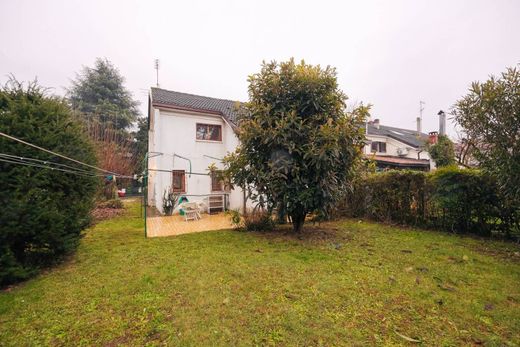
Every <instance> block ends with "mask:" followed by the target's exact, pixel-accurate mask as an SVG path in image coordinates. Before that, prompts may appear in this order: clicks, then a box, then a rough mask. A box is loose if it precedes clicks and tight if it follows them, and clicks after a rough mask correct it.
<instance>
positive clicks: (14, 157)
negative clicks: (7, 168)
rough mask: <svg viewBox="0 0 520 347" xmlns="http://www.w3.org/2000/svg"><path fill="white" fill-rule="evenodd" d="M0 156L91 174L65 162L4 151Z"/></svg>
mask: <svg viewBox="0 0 520 347" xmlns="http://www.w3.org/2000/svg"><path fill="white" fill-rule="evenodd" d="M0 158H6V159H10V160H17V161H20V162H26V161H29V162H37V163H41V164H43V165H57V166H60V167H65V168H69V169H72V170H75V171H78V172H83V173H87V174H91V173H92V172H91V171H87V170H83V169H80V168H76V167H73V166H70V165H66V164H61V163H55V162H53V161H49V160H41V159H36V158H28V157H22V156H18V155H11V154H6V153H0Z"/></svg>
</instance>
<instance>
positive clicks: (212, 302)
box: [0, 204, 520, 346]
mask: <svg viewBox="0 0 520 347" xmlns="http://www.w3.org/2000/svg"><path fill="white" fill-rule="evenodd" d="M138 215H139V206H138V205H136V204H132V205H130V206H129V211H128V213H127V214H126V215H125V216H122V217H117V218H115V219H112V220H108V221H104V222H101V223H99V224H97V225H96V226H94V227H93V228H91V229H90V230H88V231H86V234H85V237H84V239H83V240H82V242H81V246H80V247H79V249H78V252H77V253H76V255H75V256H74V257H72V259H70V260H69V261H68V262H66V263H65V264H63V265H61V266H59V267H57V268H55V269H53V270H51V271H48V272H47V273H44V274H42V275H40V276H39V277H38V278H35V279H33V280H31V281H28V282H27V283H24V284H22V285H20V286H18V287H15V288H12V289H10V290H8V291H4V292H1V293H0V345H6V346H10V345H12V346H20V345H24V346H25V345H109V346H116V345H131V346H138V345H139V346H140V345H151V346H152V345H175V346H205V345H291V346H292V345H306V346H317V345H324V346H331V345H349V346H350V345H358V346H361V345H367V344H368V345H381V344H385V345H402V344H419V345H421V344H422V345H428V346H430V345H475V344H486V345H497V346H498V345H511V346H515V345H519V344H520V261H519V256H518V252H519V249H518V246H515V245H512V244H505V243H500V242H492V241H484V240H478V239H474V238H467V237H458V236H454V235H449V234H443V233H436V232H428V231H418V230H411V229H400V228H396V227H390V226H383V225H380V224H375V223H368V222H359V221H354V220H346V221H341V222H335V223H328V224H323V225H321V226H319V227H311V226H310V227H309V228H308V229H307V232H306V233H304V234H303V235H302V236H299V237H295V236H292V235H288V234H284V233H264V234H260V233H245V232H238V231H218V232H205V233H198V234H190V235H183V236H177V237H171V238H160V239H144V237H143V229H142V220H141V219H140V218H139V217H138ZM410 340H414V341H420V342H411V341H410Z"/></svg>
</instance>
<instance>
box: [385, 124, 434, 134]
mask: <svg viewBox="0 0 520 347" xmlns="http://www.w3.org/2000/svg"><path fill="white" fill-rule="evenodd" d="M379 126H380V127H382V128H386V129H388V130H404V131H407V132H410V133H417V130H413V129H406V128H398V127H393V126H389V125H383V124H380V125H379ZM419 133H420V134H421V135H424V136H428V134H426V133H423V132H422V131H420V132H419Z"/></svg>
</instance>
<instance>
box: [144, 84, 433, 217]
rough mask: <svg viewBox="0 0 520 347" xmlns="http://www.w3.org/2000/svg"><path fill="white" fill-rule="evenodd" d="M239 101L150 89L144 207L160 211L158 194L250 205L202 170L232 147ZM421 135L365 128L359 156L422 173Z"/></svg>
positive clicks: (212, 204) (425, 159) (218, 205)
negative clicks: (147, 206)
mask: <svg viewBox="0 0 520 347" xmlns="http://www.w3.org/2000/svg"><path fill="white" fill-rule="evenodd" d="M239 107H240V103H239V102H237V101H232V100H225V99H216V98H210V97H205V96H199V95H193V94H186V93H180V92H174V91H169V90H165V89H160V88H152V89H151V92H150V98H149V110H148V125H149V133H148V135H149V136H148V143H149V144H148V153H149V159H148V170H149V171H148V204H149V205H150V206H155V207H156V208H157V209H158V210H159V211H160V212H163V207H162V205H163V196H164V195H165V194H166V192H168V191H173V192H174V193H178V194H180V195H182V196H185V197H186V198H187V199H188V200H189V201H204V202H205V205H206V207H208V208H209V209H210V211H213V210H223V209H238V210H240V211H244V209H248V208H250V207H251V201H248V200H247V199H246V195H245V192H244V191H243V190H242V189H241V188H239V187H235V189H228V188H227V187H224V185H223V184H222V182H220V181H219V180H218V178H217V177H216V176H212V175H210V173H209V170H208V167H209V166H210V165H212V164H214V165H215V166H216V167H217V168H222V165H221V159H222V158H223V157H224V156H225V155H226V154H227V153H229V152H232V151H234V150H235V148H236V147H237V146H238V143H239V141H238V138H237V137H236V135H235V129H236V123H237V118H236V117H237V110H238V108H239ZM432 136H435V135H432V134H430V136H429V135H427V134H424V133H422V132H420V131H419V130H418V131H414V130H408V129H401V128H394V127H388V126H383V125H380V124H379V120H375V121H373V122H368V123H367V124H366V137H367V143H366V145H365V150H364V151H365V155H366V156H369V157H371V158H373V159H375V161H376V163H377V166H378V167H379V168H380V169H385V168H408V169H418V170H424V171H428V170H430V169H432V168H433V167H434V166H435V164H434V163H433V161H432V160H431V158H430V155H429V153H428V152H427V151H426V150H425V146H426V143H427V142H428V141H431V139H432V138H433V137H432Z"/></svg>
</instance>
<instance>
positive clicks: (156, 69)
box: [154, 59, 159, 88]
mask: <svg viewBox="0 0 520 347" xmlns="http://www.w3.org/2000/svg"><path fill="white" fill-rule="evenodd" d="M154 68H155V71H156V78H157V88H159V59H155V64H154Z"/></svg>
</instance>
